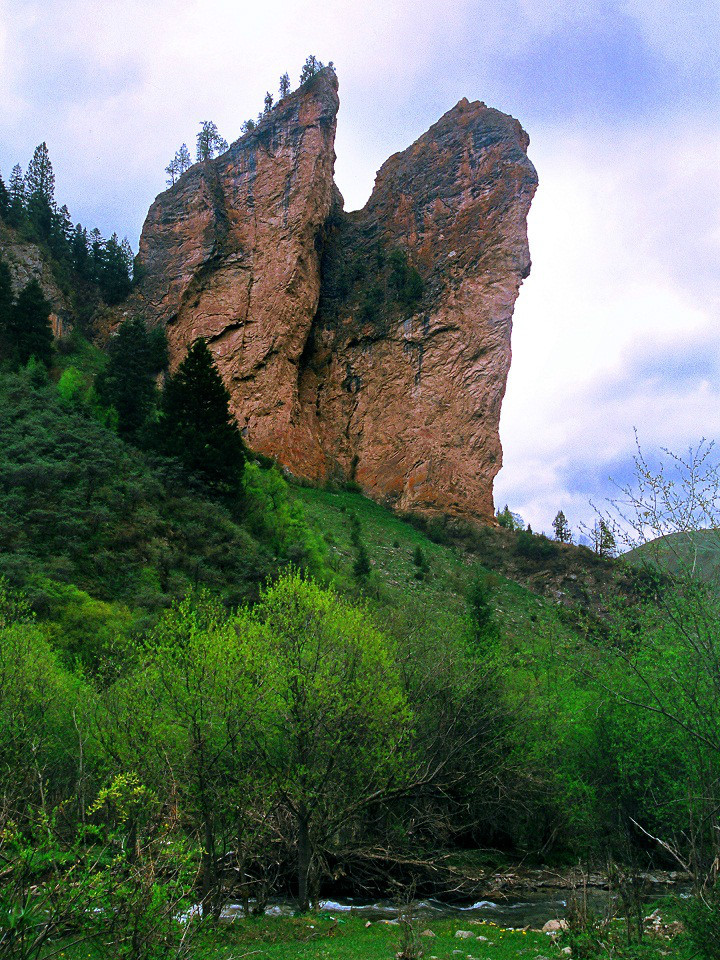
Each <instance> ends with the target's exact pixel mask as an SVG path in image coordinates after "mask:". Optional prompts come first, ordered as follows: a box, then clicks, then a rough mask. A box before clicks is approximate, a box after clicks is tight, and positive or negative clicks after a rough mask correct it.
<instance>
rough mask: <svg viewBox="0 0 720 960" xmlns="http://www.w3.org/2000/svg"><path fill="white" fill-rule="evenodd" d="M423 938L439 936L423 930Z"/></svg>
mask: <svg viewBox="0 0 720 960" xmlns="http://www.w3.org/2000/svg"><path fill="white" fill-rule="evenodd" d="M420 936H421V937H435V936H437V934H435V933H433V932H432V930H423V932H422V933H421V934H420Z"/></svg>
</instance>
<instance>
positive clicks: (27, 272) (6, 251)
mask: <svg viewBox="0 0 720 960" xmlns="http://www.w3.org/2000/svg"><path fill="white" fill-rule="evenodd" d="M0 257H2V259H3V260H4V261H5V262H6V263H7V265H8V267H9V268H10V279H11V281H12V286H13V293H14V294H15V296H17V295H18V294H19V293H20V291H21V290H22V289H23V287H26V286H27V285H28V283H29V282H30V281H31V280H37V281H38V283H39V284H40V288H41V289H42V292H43V294H44V295H45V297H46V298H47V300H48V301H49V303H50V304H51V305H52V311H53V312H52V313H51V314H50V323H51V325H52V328H53V334H54V335H55V337H62V336H65V335H66V334H68V333H69V332H70V330H71V329H72V323H71V316H72V311H71V308H70V302H69V300H68V298H67V296H66V295H65V294H64V293H63V291H62V290H61V289H60V287H59V286H58V284H57V281H56V280H55V277H54V276H53V273H52V269H51V267H50V263H49V261H48V258H47V256H45V255H44V254H43V252H42V251H41V249H40V248H39V247H38V246H37V245H36V244H34V243H30V242H29V241H27V240H22V239H21V238H20V237H19V236H18V234H17V233H16V231H14V230H12V229H11V228H10V227H8V226H7V225H6V224H3V223H0Z"/></svg>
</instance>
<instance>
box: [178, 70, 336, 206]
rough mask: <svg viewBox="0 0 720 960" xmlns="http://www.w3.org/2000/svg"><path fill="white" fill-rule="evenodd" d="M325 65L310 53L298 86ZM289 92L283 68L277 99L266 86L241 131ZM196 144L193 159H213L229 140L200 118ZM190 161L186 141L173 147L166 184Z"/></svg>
mask: <svg viewBox="0 0 720 960" xmlns="http://www.w3.org/2000/svg"><path fill="white" fill-rule="evenodd" d="M329 66H330V67H332V66H333V64H332V62H331V63H330V64H329ZM324 68H325V64H324V63H322V61H320V60H318V58H317V57H315V56H314V55H312V54H311V55H310V56H309V57H308V58H307V59H306V61H305V63H304V64H303V68H302V71H301V73H300V86H302V85H303V84H305V83H307V82H308V80H311V79H312V78H313V77H314V76H315V74H316V73H318V72H319V71H320V70H323V69H324ZM291 92H292V86H291V83H290V75H289V74H288V73H287V72H286V73H284V74H283V75H282V76H281V77H280V86H279V94H280V98H279V100H278V101H277V102H276V101H275V98H274V97H273V95H272V93H270V91H269V90H268V91H267V92H266V94H265V99H264V102H263V109H262V110H261V111H260V113H258V115H257V119H256V120H253V119H252V118H251V119H249V120H245V121H244V123H243V124H242V126H241V128H240V129H241V132H242V133H243V134H245V133H249V132H250V131H252V130H254V129H255V128H256V127H257V125H258V124H259V123H262V121H263V119H264V118H265V117H266V116H268V114H270V113H271V112H272V110H273V107H274V106H277V105H278V104H279V103H281V102H282V101H283V100H284V99H285V98H286V97H288V96H289V95H290V93H291ZM195 148H196V149H195V162H196V163H204V162H205V161H206V160H212V159H213V158H214V157H216V156H219V155H220V154H221V153H224V152H225V151H226V150H227V149H228V142H227V140H225V138H224V137H222V136H221V135H220V133H219V131H218V128H217V126H216V124H215V123H214V122H213V121H212V120H201V121H200V130H199V131H198V133H197V134H196V137H195ZM192 165H193V162H192V159H191V156H190V150H189V149H188V146H187V144H186V143H183V144H182V145H181V146H180V148H179V149H178V150H176V151H175V156H174V157H173V158H172V160H171V161H170V163H169V164H168V165H167V166H166V167H165V173H166V174H167V181H166V183H167V185H168V186H169V187H171V186H173V185H174V184H175V183H176V182H177V181H178V180H179V178H180V177H181V176H182V175H183V174H184V173H185V171H186V170H189V169H190V167H191V166H192Z"/></svg>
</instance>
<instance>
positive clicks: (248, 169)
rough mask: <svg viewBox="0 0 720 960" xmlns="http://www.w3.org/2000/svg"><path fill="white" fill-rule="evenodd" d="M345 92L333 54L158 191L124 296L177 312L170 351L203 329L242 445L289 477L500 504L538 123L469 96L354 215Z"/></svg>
mask: <svg viewBox="0 0 720 960" xmlns="http://www.w3.org/2000/svg"><path fill="white" fill-rule="evenodd" d="M337 107H338V97H337V80H336V78H335V75H334V73H333V71H332V70H329V69H327V70H324V71H322V72H321V73H320V74H318V75H317V76H316V77H315V78H314V79H313V80H311V81H310V82H309V83H307V84H305V85H304V86H303V87H301V88H300V89H299V90H298V91H296V92H295V93H294V94H292V95H290V96H289V97H288V98H286V99H285V100H283V101H281V103H280V104H279V105H278V106H277V107H276V108H275V109H274V110H273V111H271V113H270V114H269V115H267V116H266V118H265V119H264V120H263V121H262V123H260V124H259V126H258V127H257V129H256V130H254V131H252V132H251V133H249V134H246V135H245V136H244V137H243V138H241V139H240V140H238V141H236V142H235V143H234V144H233V145H232V146H231V147H230V149H229V150H228V151H227V152H226V153H225V154H223V155H222V156H221V157H219V158H217V159H216V160H213V161H207V162H205V163H201V164H196V165H195V166H194V167H192V168H191V169H190V170H189V171H188V172H187V173H186V174H185V175H184V176H183V177H181V178H180V180H179V182H178V183H177V184H175V186H174V187H172V188H171V189H170V190H168V191H166V192H165V193H163V194H161V195H160V196H159V197H158V198H157V200H156V201H155V203H154V204H153V206H152V207H151V209H150V212H149V214H148V218H147V221H146V223H145V226H144V228H143V234H142V238H141V242H140V260H141V262H142V265H143V269H144V271H145V278H144V280H143V282H142V284H141V286H140V288H139V293H138V294H136V300H135V302H134V303H132V304H131V305H130V308H129V309H131V310H133V311H137V310H140V311H141V312H143V313H144V315H145V316H146V317H147V318H148V319H149V320H150V321H151V322H154V323H163V324H165V325H166V327H167V331H168V337H169V341H170V347H171V356H172V359H173V362H174V363H177V362H178V361H179V359H180V358H181V356H182V355H183V354H184V351H185V349H186V347H187V345H188V344H189V343H190V342H192V340H194V339H195V338H196V337H198V336H203V337H205V338H206V339H207V341H208V343H209V345H210V348H211V350H212V351H213V353H214V355H215V357H216V360H217V363H218V367H219V369H220V371H221V373H222V375H223V379H224V380H225V383H226V385H227V387H228V389H229V390H230V394H231V397H232V405H233V412H234V413H235V415H236V417H237V419H238V422H239V423H240V425H241V427H242V428H243V430H244V432H245V434H246V437H247V440H248V442H249V444H250V446H251V447H253V448H254V449H256V450H258V451H260V452H262V453H266V454H269V455H272V456H275V457H276V458H277V459H278V460H279V462H280V463H281V464H282V465H283V466H285V467H286V468H287V469H288V470H290V471H292V473H294V474H296V475H297V476H300V477H303V478H306V479H308V480H311V481H314V482H324V481H327V480H334V481H347V480H352V481H354V482H356V483H358V484H359V485H360V486H361V487H362V488H363V490H365V492H367V493H368V494H369V495H370V496H372V497H374V498H376V499H379V500H382V501H384V502H387V503H389V504H391V505H393V506H395V507H397V508H399V509H403V510H419V511H423V512H428V513H433V512H443V513H449V514H454V515H460V516H466V517H471V518H485V519H488V518H491V517H492V515H493V501H492V482H493V478H494V476H495V474H496V473H497V471H498V470H499V468H500V465H501V458H502V450H501V447H500V441H499V436H498V422H499V417H500V405H501V402H502V397H503V394H504V390H505V381H506V378H507V372H508V368H509V364H510V331H511V325H512V312H513V307H514V303H515V299H516V297H517V294H518V290H519V287H520V283H521V281H522V279H523V278H524V277H526V276H527V274H528V271H529V268H530V258H529V253H528V245H527V235H526V217H527V212H528V209H529V206H530V202H531V200H532V196H533V194H534V191H535V188H536V185H537V178H536V174H535V171H534V168H533V166H532V164H531V163H530V161H529V160H528V157H527V153H526V150H527V146H528V137H527V135H526V134H525V133H524V131H523V130H522V128H521V127H520V125H519V124H518V123H517V121H515V120H513V119H512V118H511V117H508V116H506V115H504V114H502V113H499V112H498V111H496V110H492V109H489V108H487V107H486V106H485V105H484V104H482V103H469V102H468V101H467V100H463V101H461V102H460V103H459V104H457V106H455V107H454V108H453V109H452V110H450V111H449V112H448V113H447V114H445V116H444V117H442V119H441V120H440V121H439V122H438V123H436V124H435V125H434V126H433V127H432V128H431V129H430V130H429V131H428V132H427V133H426V134H424V135H423V136H422V137H420V139H419V140H418V141H417V142H416V143H414V144H413V145H412V146H411V147H409V148H408V149H407V150H405V151H404V152H402V153H399V154H396V155H395V156H393V157H391V158H390V159H389V160H388V161H387V162H386V163H385V164H384V165H383V167H382V168H381V170H380V172H379V173H378V176H377V180H376V184H375V189H374V191H373V194H372V196H371V198H370V200H369V201H368V203H367V205H366V206H365V208H364V209H363V210H361V211H359V212H356V213H350V214H346V213H344V212H343V207H342V197H341V196H340V194H339V192H338V191H337V189H336V188H335V187H334V184H333V162H334V152H333V143H334V133H335V116H336V112H337Z"/></svg>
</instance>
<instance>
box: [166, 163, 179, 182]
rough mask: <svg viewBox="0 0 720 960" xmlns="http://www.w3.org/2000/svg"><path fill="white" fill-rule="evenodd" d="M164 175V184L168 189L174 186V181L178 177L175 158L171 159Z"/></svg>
mask: <svg viewBox="0 0 720 960" xmlns="http://www.w3.org/2000/svg"><path fill="white" fill-rule="evenodd" d="M165 173H166V174H167V180H166V181H165V183H166V184H167V185H168V186H169V187H172V186H174V184H175V181H176V180H177V178H178V177H179V176H180V174H179V173H178V166H177V157H173V158H172V160H171V161H170V163H169V164H168V165H167V166H166V167H165Z"/></svg>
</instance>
